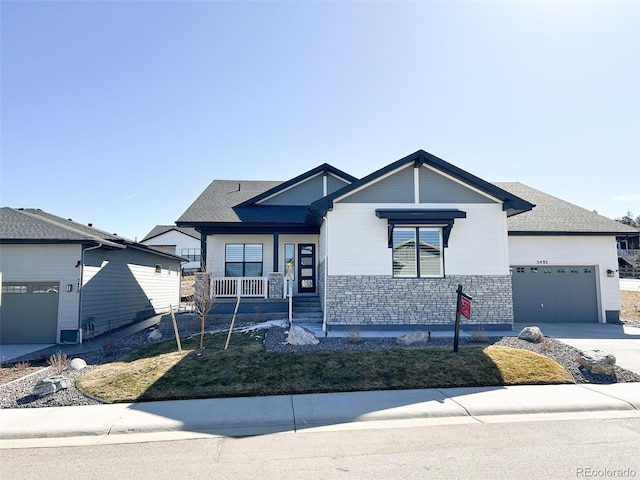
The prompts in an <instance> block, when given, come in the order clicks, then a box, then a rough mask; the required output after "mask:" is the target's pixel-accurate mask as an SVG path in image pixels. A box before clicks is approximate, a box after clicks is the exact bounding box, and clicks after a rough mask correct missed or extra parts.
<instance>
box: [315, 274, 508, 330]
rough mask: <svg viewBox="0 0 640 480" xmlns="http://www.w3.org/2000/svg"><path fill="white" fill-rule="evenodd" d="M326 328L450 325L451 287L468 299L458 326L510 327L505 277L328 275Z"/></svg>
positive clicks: (453, 300) (453, 293) (452, 317)
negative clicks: (467, 309) (468, 308)
mask: <svg viewBox="0 0 640 480" xmlns="http://www.w3.org/2000/svg"><path fill="white" fill-rule="evenodd" d="M326 281H327V284H326V285H323V287H324V288H326V289H327V295H326V305H323V308H324V309H325V312H326V316H327V325H335V326H339V325H363V326H365V325H366V326H383V325H390V326H394V325H403V326H408V325H415V326H420V325H443V326H444V325H452V324H453V323H455V315H456V289H457V287H458V285H459V284H461V285H462V290H463V292H464V293H466V294H468V295H471V296H472V297H473V302H472V307H471V321H468V320H466V319H463V322H462V323H463V325H464V324H467V325H469V324H472V325H478V324H480V325H486V326H490V325H505V324H513V299H512V291H511V277H510V276H509V275H499V276H481V275H478V276H448V277H445V278H393V277H390V276H366V275H356V276H341V275H337V276H329V277H327V279H326Z"/></svg>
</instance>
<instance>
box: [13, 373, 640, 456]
mask: <svg viewBox="0 0 640 480" xmlns="http://www.w3.org/2000/svg"><path fill="white" fill-rule="evenodd" d="M585 412H610V413H611V412H613V413H615V414H617V415H619V416H640V383H619V384H613V385H537V386H536V385H523V386H508V387H483V388H442V389H425V390H393V391H375V392H350V393H325V394H308V395H279V396H271V397H255V398H254V397H247V398H223V399H206V400H182V401H167V402H148V403H123V404H112V405H91V406H77V407H52V408H24V409H4V410H0V425H1V427H2V428H1V430H0V447H6V446H10V445H9V444H8V443H7V442H8V441H9V443H10V441H12V440H18V439H38V438H49V439H50V438H62V437H92V438H93V439H94V440H96V441H97V440H98V439H102V438H104V437H107V436H120V435H130V434H150V433H158V432H165V433H166V432H182V433H184V434H212V435H221V436H232V437H238V436H247V435H265V434H270V433H276V432H295V431H299V430H302V429H310V428H318V427H329V426H333V427H335V426H337V425H343V424H354V423H356V424H357V423H364V422H380V421H400V420H414V421H416V420H428V419H451V421H460V420H462V421H464V420H467V421H479V419H481V418H484V417H493V416H505V415H523V414H554V413H555V414H569V413H583V414H584V413H585ZM480 421H482V420H480ZM493 421H496V420H495V419H493Z"/></svg>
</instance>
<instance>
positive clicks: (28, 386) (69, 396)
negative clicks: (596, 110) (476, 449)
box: [0, 327, 640, 408]
mask: <svg viewBox="0 0 640 480" xmlns="http://www.w3.org/2000/svg"><path fill="white" fill-rule="evenodd" d="M148 333H149V332H148V330H143V331H141V332H138V333H135V334H133V335H130V336H128V337H126V338H123V339H120V340H118V341H117V342H113V343H109V344H107V346H106V347H103V348H101V349H98V350H96V351H93V352H88V353H85V354H81V355H76V356H73V357H69V360H70V359H71V358H74V357H80V358H83V359H84V360H85V361H86V362H87V365H88V366H87V367H86V368H85V369H82V370H79V371H71V370H67V371H66V372H65V375H66V376H67V377H69V378H70V379H71V380H72V387H71V388H68V389H66V390H62V391H59V392H56V393H54V394H51V395H47V396H45V397H43V398H36V397H35V396H33V395H32V393H33V389H34V386H35V384H36V383H37V382H38V381H39V380H41V379H43V378H47V377H49V376H52V375H53V372H52V371H51V369H49V368H46V369H42V370H40V371H38V372H36V373H35V374H31V375H29V376H28V377H25V378H22V379H19V380H16V381H13V382H10V383H7V384H4V385H0V408H38V407H60V406H71V405H98V404H101V403H103V402H101V401H99V400H96V399H93V398H89V397H87V396H86V395H84V394H83V393H82V392H80V391H79V390H78V389H77V388H75V386H73V384H74V383H75V380H76V379H77V378H78V377H80V376H81V375H83V374H84V373H85V372H86V371H88V370H89V369H91V368H94V367H95V366H96V365H100V364H102V363H106V362H110V361H113V360H114V359H115V358H117V357H118V356H120V355H122V354H123V353H126V352H127V351H130V350H132V349H135V348H138V347H140V346H142V345H144V344H146V343H148V342H149V340H148V339H147V335H148ZM285 339H286V330H285V329H284V328H281V327H272V328H270V329H269V330H268V332H267V334H266V336H265V342H264V344H265V349H266V351H268V352H298V351H334V350H362V349H375V348H417V347H399V346H398V345H396V343H395V338H361V339H359V340H361V343H354V342H353V339H348V338H321V339H320V343H319V344H318V345H315V346H304V347H294V346H291V345H288V344H286V343H285ZM349 340H352V341H349ZM473 340H474V339H471V338H462V339H460V347H461V348H464V347H467V346H478V347H481V346H486V345H488V344H493V345H501V346H506V347H512V348H520V349H525V350H530V351H533V352H536V353H540V354H542V355H546V356H548V357H551V358H553V359H554V360H556V361H557V362H558V363H560V364H561V365H563V366H564V367H565V368H566V369H567V370H568V371H569V373H570V374H571V375H572V376H573V378H574V380H575V382H576V383H598V384H610V383H618V382H640V375H638V374H635V373H633V372H630V371H628V370H624V369H622V368H619V367H615V375H611V376H607V375H594V374H592V373H590V372H589V371H587V370H585V369H584V368H582V367H580V366H579V365H578V362H577V356H578V353H577V352H578V351H577V350H576V349H575V348H573V347H570V346H569V345H566V344H564V343H562V342H559V341H557V340H554V339H552V338H548V337H545V338H544V341H543V342H541V343H530V342H527V341H524V340H519V339H518V338H516V337H489V338H486V339H484V340H486V341H485V342H474V341H473ZM452 346H453V339H452V338H443V337H434V338H432V339H431V341H430V342H429V343H427V344H424V345H420V346H419V347H427V348H432V347H450V348H451V347H452Z"/></svg>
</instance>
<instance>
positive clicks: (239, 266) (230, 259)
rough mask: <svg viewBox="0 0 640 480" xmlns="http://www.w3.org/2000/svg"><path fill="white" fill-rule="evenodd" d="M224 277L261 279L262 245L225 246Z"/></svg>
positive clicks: (235, 244) (234, 244) (236, 244)
mask: <svg viewBox="0 0 640 480" xmlns="http://www.w3.org/2000/svg"><path fill="white" fill-rule="evenodd" d="M224 275H225V277H261V276H262V244H260V243H244V244H243V243H228V244H227V245H225V263H224Z"/></svg>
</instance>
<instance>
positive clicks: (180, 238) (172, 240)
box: [140, 225, 200, 275]
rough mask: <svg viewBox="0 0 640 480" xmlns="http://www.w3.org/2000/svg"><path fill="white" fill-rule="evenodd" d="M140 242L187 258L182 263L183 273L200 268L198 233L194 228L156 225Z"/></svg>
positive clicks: (192, 271)
mask: <svg viewBox="0 0 640 480" xmlns="http://www.w3.org/2000/svg"><path fill="white" fill-rule="evenodd" d="M140 243H142V244H143V245H147V246H149V247H151V248H153V249H155V250H160V251H162V252H166V253H171V254H174V255H179V256H181V257H183V258H186V259H188V260H189V262H187V263H183V264H182V273H183V274H187V275H188V274H192V273H194V272H196V271H198V270H199V269H200V233H198V232H197V231H196V229H195V228H184V227H176V226H175V225H156V226H155V227H154V228H153V230H151V231H150V232H149V233H148V234H147V235H146V236H145V237H144V238H143V239H142V240H141V241H140Z"/></svg>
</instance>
